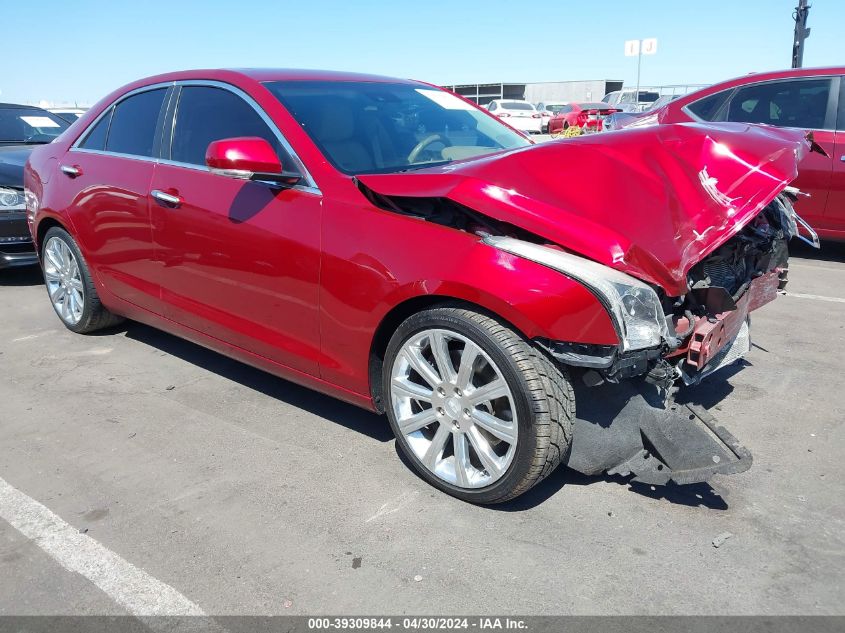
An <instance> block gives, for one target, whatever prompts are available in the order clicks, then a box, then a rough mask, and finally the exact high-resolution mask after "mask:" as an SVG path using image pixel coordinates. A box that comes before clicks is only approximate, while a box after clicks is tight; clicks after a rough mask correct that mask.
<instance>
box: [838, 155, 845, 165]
mask: <svg viewBox="0 0 845 633" xmlns="http://www.w3.org/2000/svg"><path fill="white" fill-rule="evenodd" d="M839 160H841V161H842V162H843V163H845V154H842V156H840V157H839Z"/></svg>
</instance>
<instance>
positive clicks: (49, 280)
mask: <svg viewBox="0 0 845 633" xmlns="http://www.w3.org/2000/svg"><path fill="white" fill-rule="evenodd" d="M41 267H42V269H43V271H44V285H45V286H46V287H47V294H48V295H49V296H50V303H51V304H52V305H53V309H54V310H55V311H56V314H57V315H58V316H59V318H60V319H61V320H62V323H64V324H65V327H67V328H68V329H69V330H72V331H74V332H78V333H80V334H84V333H87V332H93V331H95V330H99V329H102V328H104V327H108V326H110V325H115V324H116V323H119V322H120V321H122V320H123V319H122V318H121V317H118V316H116V315H114V314H112V313H111V312H109V311H108V310H107V309H106V308H105V307H104V306H103V304H102V303H100V297H99V295H98V294H97V289H96V287H95V285H94V280H93V278H92V277H91V271H90V270H89V268H88V264H87V263H86V262H85V259H84V258H83V257H82V252H81V251H80V250H79V246H77V244H76V241H75V240H74V239H73V238H72V237H71V236H70V234H69V233H68V232H67V231H65V230H64V229H63V228H61V227H58V226H54V227H52V228H51V229H50V230H49V231H47V234H46V235H45V236H44V245H43V247H42V248H41Z"/></svg>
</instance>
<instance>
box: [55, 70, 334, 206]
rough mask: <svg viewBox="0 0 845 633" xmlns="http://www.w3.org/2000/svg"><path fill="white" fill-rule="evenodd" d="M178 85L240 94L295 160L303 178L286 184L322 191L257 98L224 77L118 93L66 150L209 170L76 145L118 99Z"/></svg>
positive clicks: (299, 189) (179, 82)
mask: <svg viewBox="0 0 845 633" xmlns="http://www.w3.org/2000/svg"><path fill="white" fill-rule="evenodd" d="M177 86H178V87H182V86H204V87H211V88H220V89H223V90H228V91H229V92H231V93H232V94H234V95H236V96H238V97H240V98H241V99H243V100H244V101H245V102H246V103H247V105H249V106H250V107H251V108H252V109H253V110H255V112H256V113H257V114H258V116H260V117H261V119H262V120H263V121H264V123H266V124H267V126H268V127H269V128H270V131H271V132H272V133H273V136H275V137H276V139H277V140H278V141H279V143H280V144H281V145H282V147H283V148H284V149H285V151H286V152H287V153H288V155H289V156H290V157H291V159H292V160H293V161H294V164H295V166H296V167H297V168H298V170H299V172H300V173H301V174H302V177H303V180H304V181H305V184H297V185H294V186H293V187H289V188H290V189H295V190H296V191H302V192H304V193H309V194H313V195H322V191H320V188H319V187H318V186H317V183H316V181H315V180H314V178H313V176H312V175H311V172H309V171H308V169H307V168H306V167H305V163H303V162H302V159H301V158H300V157H299V155H298V154H297V153H296V152H295V151H294V149H293V147H292V146H291V144H290V143H289V142H288V140H287V139H286V138H285V137H284V135H283V134H282V132H281V130H280V129H279V128H278V126H277V125H276V124H275V123H274V122H273V119H271V118H270V117H269V116H268V114H267V113H266V112H265V111H264V109H263V108H262V107H261V106H260V105H259V104H258V102H257V101H255V99H253V98H252V97H251V96H249V95H248V94H247V93H246V92H244V91H243V90H241V89H240V88H238V87H237V86H233V85H232V84H228V83H225V82H223V81H217V80H213V79H182V80H178V81H166V82H160V83H156V84H150V85H149V86H141V87H140V88H136V89H135V90H132V91H130V92H127V93H126V94H124V95H121V96H120V97H119V98H118V99H115V101H114V102H112V103H111V104H110V105H109V106H108V107H107V108H106V109H104V110H103V111H102V112H101V113H100V114H99V115H98V116H97V118H96V119H94V120H93V121H92V122H91V123H90V124H89V125H88V127H87V128H85V130H84V131H83V132H82V134H80V135H79V137H78V138H77V139H76V141H74V143H73V144H72V145H71V146H70V148H69V149H68V151H69V152H71V151H72V152H82V153H86V154H100V155H103V156H115V157H118V158H128V159H130V160H139V161H143V162H148V163H159V164H162V165H170V166H172V167H182V168H184V169H193V170H195V171H204V172H208V173H209V174H210V173H211V170H210V169H209V168H208V167H207V166H206V165H194V164H193V163H183V162H180V161H174V160H170V159H166V158H161V157H160V156H158V157H155V156H138V155H136V154H121V153H119V152H110V151H107V150H94V149H85V148H82V147H79V145H80V143H81V142H82V141H83V139H84V138H86V137H87V136H88V133H89V132H90V131H91V130H93V129H94V126H95V125H97V123H99V122H100V119H101V118H102V117H103V116H105V115H106V114H107V113H108V112H109V111H111V110H112V109H113V108H114V107H115V106H117V105H118V104H119V103H120V102H121V101H124V100H125V99H128V98H129V97H131V96H133V95H136V94H138V93H141V92H147V91H149V90H157V89H160V88H171V87H172V88H176V87H177ZM171 98H172V97H171ZM178 110H179V108H178V102H177V104H176V110H175V111H174V113H173V121H172V123H171V125H170V135H171V138H170V139H169V140H170V142H172V140H173V133H174V130H175V129H176V115H178ZM165 131H166V130H165ZM159 153H161V151H159ZM223 177H225V176H223Z"/></svg>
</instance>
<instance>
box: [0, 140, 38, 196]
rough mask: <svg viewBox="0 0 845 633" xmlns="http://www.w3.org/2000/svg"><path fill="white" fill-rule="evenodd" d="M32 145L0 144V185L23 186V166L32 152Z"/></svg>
mask: <svg viewBox="0 0 845 633" xmlns="http://www.w3.org/2000/svg"><path fill="white" fill-rule="evenodd" d="M33 147H34V146H32V145H6V146H0V186H6V187H15V188H17V189H21V188H22V187H23V166H24V165H25V164H26V159H27V158H29V155H30V154H31V153H32V149H33Z"/></svg>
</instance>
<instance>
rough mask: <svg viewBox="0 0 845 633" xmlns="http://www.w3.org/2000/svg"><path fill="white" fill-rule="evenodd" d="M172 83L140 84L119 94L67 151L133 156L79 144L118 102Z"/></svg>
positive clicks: (172, 83)
mask: <svg viewBox="0 0 845 633" xmlns="http://www.w3.org/2000/svg"><path fill="white" fill-rule="evenodd" d="M173 85H174V82H172V81H164V82H159V83H157V84H150V85H149V86H141V87H140V88H135V90H130V91H129V92H127V93H126V94H124V95H120V97H118V98H117V99H115V100H114V101H112V102H111V103H110V104H109V105H108V107H107V108H105V109H104V110H103V111H102V112H100V114H98V115H97V118H96V119H94V120H93V121H91V123H89V124H88V127H86V128H85V129H84V130H83V131H82V133H81V134H80V135H79V136H78V137H77V138H76V140H75V141H74V142H73V144H72V145H71V146H70V148H68V151H71V150H80V151H88V152H97V153H100V154H109V155H114V156H132V157H135V156H136V155H135V154H119V153H118V152H108V151H105V150H103V151H101V150H84V149H83V148H81V147H79V146H80V144H82V142H83V141H84V140H85V139H86V138H87V137H88V134H90V133H91V132H92V131H93V130H94V127H95V126H96V125H97V124H98V123H99V122H100V119H102V118H103V117H104V116H106V115H107V114H108V113H109V112H110V111H111V110H113V109H114V107H115V106H117V104H119V103H120V102H122V101H125V100H126V99H128V98H129V97H131V96H134V95H136V94H140V93H142V92H148V91H150V90H159V89H161V88H170V87H171V86H173ZM165 97H167V95H165ZM106 140H108V139H106ZM140 158H153V157H152V156H141V157H140Z"/></svg>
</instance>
